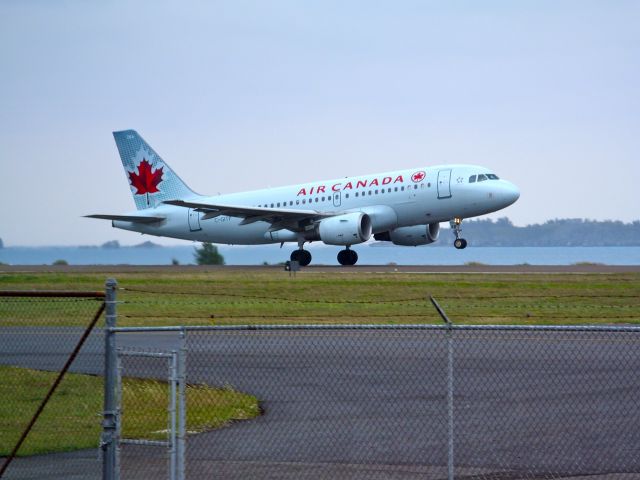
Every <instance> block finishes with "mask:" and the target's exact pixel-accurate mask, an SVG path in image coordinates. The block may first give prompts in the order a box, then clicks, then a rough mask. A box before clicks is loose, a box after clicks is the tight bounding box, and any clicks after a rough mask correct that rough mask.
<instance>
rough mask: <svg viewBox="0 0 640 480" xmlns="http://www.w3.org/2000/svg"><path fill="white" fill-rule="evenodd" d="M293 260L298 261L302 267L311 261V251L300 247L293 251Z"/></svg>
mask: <svg viewBox="0 0 640 480" xmlns="http://www.w3.org/2000/svg"><path fill="white" fill-rule="evenodd" d="M291 261H292V262H298V263H299V264H300V266H301V267H306V266H307V265H309V264H310V263H311V252H309V251H308V250H303V249H302V247H300V249H298V250H294V251H293V252H291Z"/></svg>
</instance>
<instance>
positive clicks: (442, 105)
mask: <svg viewBox="0 0 640 480" xmlns="http://www.w3.org/2000/svg"><path fill="white" fill-rule="evenodd" d="M639 25H640V2H638V1H629V2H624V1H598V2H589V1H573V2H572V1H548V2H545V1H531V2H526V1H504V2H495V1H485V2H479V1H468V2H449V1H447V2H426V1H424V2H409V1H393V2H392V1H389V2H372V1H362V2H349V1H347V2H345V1H336V2H332V1H290V2H286V1H278V2H267V1H255V2H254V1H228V2H210V1H207V2H205V1H202V2H194V1H186V2H177V1H176V2H165V1H129V2H124V1H99V2H93V1H90V2H87V1H47V0H42V1H29V0H4V1H2V2H0V180H1V182H2V184H1V187H0V237H1V238H2V239H3V240H4V242H5V244H7V245H16V244H26V245H42V244H58V245H62V244H87V243H101V242H104V241H105V240H109V239H114V238H117V239H119V240H120V241H121V242H123V243H138V242H140V241H142V240H143V239H144V238H143V239H141V237H140V236H139V235H138V234H135V233H130V232H121V231H118V230H115V229H112V228H111V227H110V225H109V222H99V221H97V220H90V219H84V218H81V216H82V215H85V214H89V213H120V212H125V211H127V210H131V209H133V208H134V207H133V201H132V199H131V195H130V193H129V192H130V191H129V187H128V184H127V180H126V178H125V175H124V173H123V170H122V167H121V165H120V161H119V159H118V155H117V150H116V147H115V144H114V142H113V137H112V135H111V132H112V131H113V130H121V129H126V128H134V129H136V130H138V132H139V133H140V134H141V135H142V136H143V137H145V139H146V140H147V141H148V142H149V143H150V144H151V145H152V146H153V147H154V148H155V149H156V151H158V153H160V155H161V156H162V157H163V158H164V159H165V160H166V161H167V162H168V163H169V164H170V165H171V166H172V167H173V168H174V170H176V171H177V172H178V173H179V174H180V175H181V176H182V178H183V179H184V180H186V181H187V183H189V184H190V185H191V186H192V188H193V189H194V190H195V191H197V192H200V193H209V194H215V193H218V192H223V193H224V192H234V191H241V190H248V189H254V188H260V187H263V186H278V185H286V184H291V183H299V182H304V181H311V180H315V179H325V178H335V177H342V176H346V175H354V174H364V173H374V172H379V171H385V170H393V169H397V168H411V167H414V166H418V165H436V164H443V163H476V164H481V165H485V166H488V167H491V168H493V169H494V170H495V171H496V173H498V174H499V175H501V176H503V177H505V178H507V179H509V180H511V181H513V182H514V183H516V184H517V185H518V186H519V187H520V188H521V191H522V195H521V198H520V200H519V201H518V203H517V204H516V205H514V206H512V207H510V208H508V209H507V210H504V211H502V212H499V213H498V214H497V215H495V216H505V215H506V216H508V217H510V218H511V219H512V220H513V221H514V222H515V223H516V224H520V225H523V224H527V223H534V222H543V221H545V220H547V219H550V218H556V217H558V218H564V217H587V218H593V219H621V220H625V221H630V220H635V219H639V218H640V201H639V194H638V192H639V189H638V184H639V182H640V158H639V155H638V152H640V28H639ZM178 242H179V241H178V240H168V241H166V242H164V243H178Z"/></svg>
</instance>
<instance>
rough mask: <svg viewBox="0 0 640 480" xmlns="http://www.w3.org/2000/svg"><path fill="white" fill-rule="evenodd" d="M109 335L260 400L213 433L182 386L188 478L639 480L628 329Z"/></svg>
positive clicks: (639, 362)
mask: <svg viewBox="0 0 640 480" xmlns="http://www.w3.org/2000/svg"><path fill="white" fill-rule="evenodd" d="M116 331H117V334H116V335H117V337H118V342H119V343H124V344H126V345H127V347H128V348H136V346H137V348H145V347H146V348H148V347H149V346H150V345H153V344H154V343H156V342H158V341H160V342H161V343H163V344H164V345H166V346H171V348H177V346H178V343H179V341H180V340H179V338H180V335H184V336H185V337H186V345H185V348H186V351H187V371H186V377H187V385H199V386H201V387H205V386H206V388H211V389H212V390H213V391H218V392H220V391H223V392H224V391H227V392H234V393H236V394H238V395H244V396H248V397H249V398H253V399H255V401H256V402H257V404H256V405H255V406H254V407H253V408H254V411H255V412H257V413H259V414H258V415H256V416H254V415H251V414H250V413H247V411H246V410H244V411H243V410H242V408H241V407H239V406H234V407H232V408H231V411H230V412H229V411H228V412H226V414H227V415H228V418H226V419H225V420H222V421H221V423H220V425H219V426H217V427H216V426H214V425H213V423H208V421H207V420H206V419H205V420H202V419H200V420H199V422H200V423H198V420H194V419H193V418H190V417H189V412H191V411H193V410H203V409H204V410H207V411H208V410H210V405H209V404H207V403H206V402H207V401H208V400H207V399H206V398H204V397H202V396H199V397H197V398H196V397H195V396H194V394H193V393H192V391H190V389H189V388H187V391H186V405H187V425H186V430H187V433H188V434H187V437H186V460H185V464H186V478H225V479H226V478H238V479H239V478H345V479H346V478H429V479H432V478H433V479H445V478H464V479H501V480H502V479H514V480H515V479H564V478H567V479H568V478H572V479H576V478H587V477H588V478H589V479H594V478H602V479H605V478H606V479H623V478H624V479H626V478H640V377H639V376H638V373H637V372H638V371H640V370H639V369H640V350H639V348H638V347H639V346H640V345H639V343H640V328H637V327H535V326H522V327H514V326H501V327H487V326H480V327H469V326H420V325H413V326H354V325H345V326H253V327H241V326H240V327H205V328H197V327H192V328H184V329H172V328H165V329H148V328H122V329H117V330H116ZM450 360H451V362H450ZM138 374H139V375H143V374H144V372H143V371H138ZM222 401H223V400H220V399H218V400H215V402H222ZM205 405H208V406H205ZM248 410H249V412H250V410H251V408H249V409H248ZM234 414H235V416H234ZM138 458H139V459H140V460H141V461H144V458H143V457H138ZM123 475H127V472H125V471H123ZM123 478H143V477H141V476H140V475H139V473H137V474H136V475H135V476H131V477H130V476H128V475H127V476H126V477H123ZM148 478H152V477H151V476H149V477H148Z"/></svg>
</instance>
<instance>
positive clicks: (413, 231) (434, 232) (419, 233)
mask: <svg viewBox="0 0 640 480" xmlns="http://www.w3.org/2000/svg"><path fill="white" fill-rule="evenodd" d="M438 235H440V224H439V223H430V224H428V225H414V226H412V227H400V228H395V229H393V230H391V231H389V232H383V233H377V234H375V235H374V238H375V239H376V240H380V241H383V242H384V241H386V242H393V244H394V245H403V246H407V247H417V246H418V245H427V244H429V243H433V242H435V241H436V240H438Z"/></svg>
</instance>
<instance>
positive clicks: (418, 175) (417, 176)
mask: <svg viewBox="0 0 640 480" xmlns="http://www.w3.org/2000/svg"><path fill="white" fill-rule="evenodd" d="M426 176H427V174H426V173H424V172H416V173H414V174H413V175H411V180H413V181H414V182H416V183H418V182H421V181H422V180H424V177H426Z"/></svg>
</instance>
